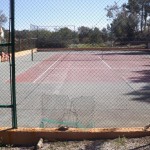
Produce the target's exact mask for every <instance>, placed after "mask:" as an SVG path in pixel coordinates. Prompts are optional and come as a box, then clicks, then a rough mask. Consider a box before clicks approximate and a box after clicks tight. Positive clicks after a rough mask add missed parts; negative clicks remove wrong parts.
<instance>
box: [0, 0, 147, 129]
mask: <svg viewBox="0 0 150 150" xmlns="http://www.w3.org/2000/svg"><path fill="white" fill-rule="evenodd" d="M149 14H150V2H149V1H144V0H143V1H137V0H136V1H135V0H130V1H127V0H119V1H116V2H113V1H110V0H107V1H99V0H83V1H80V0H74V1H72V0H68V1H63V0H55V1H54V0H43V1H40V0H30V1H29V0H26V1H24V0H15V84H16V87H13V84H12V82H11V81H12V73H13V72H12V61H11V58H12V55H11V52H12V47H11V46H10V45H9V44H5V43H10V41H11V36H10V34H11V33H12V31H11V30H12V29H11V21H12V20H11V13H10V1H9V0H1V2H0V28H1V30H0V33H1V35H0V42H1V43H0V44H1V46H0V51H1V63H0V69H1V71H0V72H1V73H0V93H1V94H0V105H9V104H10V103H11V102H12V97H13V96H12V88H13V89H14V88H15V91H16V95H15V96H16V103H17V121H18V127H41V128H47V127H60V126H67V127H75V128H100V127H102V128H106V127H112V128H114V127H139V126H145V125H147V124H149V123H150V115H149V114H150V105H149V102H150V97H149V96H150V80H149V78H150V75H149V74H150V71H149V70H150V52H149V48H150V36H149V32H150V26H149V25H150V24H149V23H150V20H149ZM2 31H3V32H2ZM0 112H1V116H0V117H1V119H0V123H1V126H4V127H5V126H11V109H9V108H7V109H4V108H0Z"/></svg>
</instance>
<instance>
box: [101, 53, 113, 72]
mask: <svg viewBox="0 0 150 150" xmlns="http://www.w3.org/2000/svg"><path fill="white" fill-rule="evenodd" d="M98 57H99V58H100V59H101V61H102V62H103V63H104V64H105V65H106V66H107V67H108V68H109V69H112V68H111V66H110V65H108V64H107V63H106V62H105V61H104V60H103V59H102V58H101V57H100V56H98Z"/></svg>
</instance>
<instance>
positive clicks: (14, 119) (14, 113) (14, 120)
mask: <svg viewBox="0 0 150 150" xmlns="http://www.w3.org/2000/svg"><path fill="white" fill-rule="evenodd" d="M10 13H11V45H12V82H11V84H12V105H13V107H12V128H17V110H16V79H15V78H16V77H15V0H10Z"/></svg>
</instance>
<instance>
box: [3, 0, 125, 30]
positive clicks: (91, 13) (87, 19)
mask: <svg viewBox="0 0 150 150" xmlns="http://www.w3.org/2000/svg"><path fill="white" fill-rule="evenodd" d="M127 1H128V0H116V1H114V0H15V28H16V29H17V30H24V29H30V24H34V25H38V26H49V28H51V29H52V28H54V26H68V27H69V28H74V27H75V28H77V27H80V26H87V27H95V26H96V27H98V28H100V29H102V28H103V27H106V26H107V24H109V23H110V19H109V18H107V17H106V13H107V12H106V10H105V8H106V6H107V5H113V4H114V2H116V3H117V4H118V5H119V6H120V5H121V4H123V3H125V2H126V3H127ZM0 10H2V11H3V13H4V14H5V15H6V16H7V17H8V18H9V0H0ZM4 27H5V28H8V22H7V23H6V24H5V25H4ZM58 28H59V27H58Z"/></svg>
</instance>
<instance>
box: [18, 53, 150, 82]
mask: <svg viewBox="0 0 150 150" xmlns="http://www.w3.org/2000/svg"><path fill="white" fill-rule="evenodd" d="M149 63H150V59H148V58H146V57H144V56H140V55H112V56H111V55H108V56H107V55H106V56H105V55H104V56H103V57H102V56H100V55H93V54H55V55H53V56H51V57H50V58H46V59H45V60H42V61H39V63H37V64H36V65H35V66H32V67H31V68H29V69H28V70H26V71H25V72H23V73H21V74H20V75H18V76H17V78H16V81H17V82H18V83H51V82H57V83H59V82H61V81H62V78H63V80H64V78H65V81H64V82H65V83H67V82H89V83H91V82H92V83H94V82H95V83H97V82H108V83H109V82H120V81H122V80H130V79H135V78H137V77H140V76H142V74H141V73H140V71H141V72H142V70H144V69H150V66H149Z"/></svg>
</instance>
